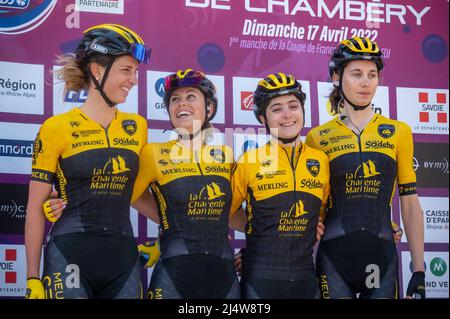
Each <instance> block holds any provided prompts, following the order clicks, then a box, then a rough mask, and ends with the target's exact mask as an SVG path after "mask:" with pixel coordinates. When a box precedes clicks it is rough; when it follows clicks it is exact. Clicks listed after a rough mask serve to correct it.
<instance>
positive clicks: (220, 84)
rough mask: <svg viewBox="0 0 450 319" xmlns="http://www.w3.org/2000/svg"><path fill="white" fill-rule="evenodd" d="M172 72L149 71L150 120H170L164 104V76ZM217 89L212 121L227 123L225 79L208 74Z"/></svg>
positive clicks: (148, 112)
mask: <svg viewBox="0 0 450 319" xmlns="http://www.w3.org/2000/svg"><path fill="white" fill-rule="evenodd" d="M171 73H172V72H156V71H147V118H148V119H150V120H160V121H169V115H168V114H167V110H166V106H165V105H164V101H163V98H164V78H165V77H166V76H168V75H169V74H171ZM206 76H207V77H208V79H210V80H211V81H212V82H213V83H214V85H215V86H216V90H217V100H218V104H219V106H218V109H217V114H216V117H215V118H214V120H213V121H212V123H221V124H223V123H225V79H224V77H223V76H218V75H206Z"/></svg>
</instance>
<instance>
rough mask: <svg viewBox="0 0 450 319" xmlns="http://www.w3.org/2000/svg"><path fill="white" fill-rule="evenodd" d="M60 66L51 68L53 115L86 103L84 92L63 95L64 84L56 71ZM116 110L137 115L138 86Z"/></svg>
mask: <svg viewBox="0 0 450 319" xmlns="http://www.w3.org/2000/svg"><path fill="white" fill-rule="evenodd" d="M60 68H61V67H60V66H53V114H61V113H65V112H68V111H70V110H71V109H73V108H74V107H79V106H81V104H83V103H84V102H86V99H87V96H88V93H87V91H86V90H81V91H80V92H74V91H68V92H65V93H64V82H63V81H61V79H58V78H57V76H56V73H55V72H56V71H57V70H59V69H60ZM118 108H119V110H120V111H121V112H128V113H137V112H138V86H137V85H135V86H134V87H133V88H132V89H131V91H130V92H128V97H127V99H126V101H125V103H123V104H119V105H118Z"/></svg>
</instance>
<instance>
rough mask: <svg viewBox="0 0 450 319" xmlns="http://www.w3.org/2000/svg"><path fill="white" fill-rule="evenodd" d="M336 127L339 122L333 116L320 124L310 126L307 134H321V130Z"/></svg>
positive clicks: (324, 130)
mask: <svg viewBox="0 0 450 319" xmlns="http://www.w3.org/2000/svg"><path fill="white" fill-rule="evenodd" d="M336 127H339V124H338V122H337V119H336V118H333V119H331V120H329V121H328V122H326V123H324V124H322V125H319V126H316V127H314V128H312V129H311V130H310V131H309V133H308V134H307V135H310V136H316V135H321V132H326V131H327V130H331V129H333V128H336ZM325 134H326V133H325Z"/></svg>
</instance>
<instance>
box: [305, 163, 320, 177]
mask: <svg viewBox="0 0 450 319" xmlns="http://www.w3.org/2000/svg"><path fill="white" fill-rule="evenodd" d="M306 168H307V169H308V172H310V173H311V175H312V176H314V177H317V175H319V172H320V163H319V161H318V160H315V159H307V160H306Z"/></svg>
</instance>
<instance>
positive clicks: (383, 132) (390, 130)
mask: <svg viewBox="0 0 450 319" xmlns="http://www.w3.org/2000/svg"><path fill="white" fill-rule="evenodd" d="M394 133H395V127H394V125H391V124H380V125H378V134H380V136H381V137H383V138H390V137H392V135H394Z"/></svg>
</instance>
